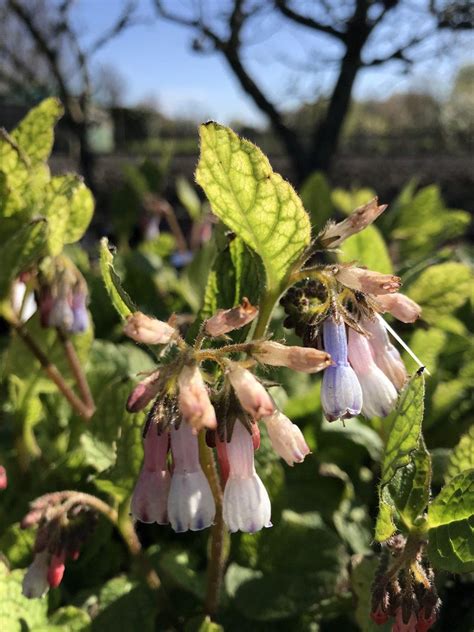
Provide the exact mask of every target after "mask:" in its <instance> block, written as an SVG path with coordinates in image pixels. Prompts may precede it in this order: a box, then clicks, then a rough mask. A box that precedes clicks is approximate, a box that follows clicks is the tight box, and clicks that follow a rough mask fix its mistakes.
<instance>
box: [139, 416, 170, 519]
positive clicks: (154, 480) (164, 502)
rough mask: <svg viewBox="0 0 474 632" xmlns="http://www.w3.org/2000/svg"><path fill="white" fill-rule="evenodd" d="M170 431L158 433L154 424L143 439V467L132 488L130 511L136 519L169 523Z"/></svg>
mask: <svg viewBox="0 0 474 632" xmlns="http://www.w3.org/2000/svg"><path fill="white" fill-rule="evenodd" d="M168 446H169V434H168V433H167V432H163V433H162V434H161V435H158V433H157V429H156V426H155V425H154V424H152V425H151V427H150V428H148V432H147V433H146V436H145V438H144V440H143V451H144V459H143V467H142V469H141V471H140V474H139V475H138V480H137V482H136V484H135V489H134V490H133V495H132V501H131V504H130V511H131V514H132V516H133V517H134V518H135V520H139V521H140V522H146V523H151V522H157V523H158V524H168V514H167V507H168V494H169V489H170V473H169V471H168V467H167V463H166V459H167V454H168Z"/></svg>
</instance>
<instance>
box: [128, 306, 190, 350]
mask: <svg viewBox="0 0 474 632" xmlns="http://www.w3.org/2000/svg"><path fill="white" fill-rule="evenodd" d="M123 330H124V333H125V335H126V336H128V337H129V338H131V339H132V340H135V342H141V343H143V344H147V345H165V344H168V343H169V342H171V340H173V338H175V337H176V336H177V331H176V329H174V327H171V325H168V323H164V322H163V321H161V320H157V319H156V318H150V317H149V316H146V315H145V314H143V313H142V312H135V313H134V314H132V315H131V316H129V317H128V318H127V322H126V323H125V326H124V328H123Z"/></svg>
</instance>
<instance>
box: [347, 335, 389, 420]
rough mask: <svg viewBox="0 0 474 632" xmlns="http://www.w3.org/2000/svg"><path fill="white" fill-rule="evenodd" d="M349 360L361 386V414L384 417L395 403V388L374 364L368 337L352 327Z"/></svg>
mask: <svg viewBox="0 0 474 632" xmlns="http://www.w3.org/2000/svg"><path fill="white" fill-rule="evenodd" d="M349 361H350V363H351V365H352V367H353V368H354V371H355V372H356V375H357V378H358V380H359V382H360V385H361V388H362V398H363V405H362V412H363V414H364V415H365V416H366V417H386V416H387V415H388V414H389V413H390V412H391V411H392V410H393V409H394V408H395V406H396V404H397V398H398V393H397V389H396V388H395V386H394V385H393V384H392V382H391V381H390V380H389V379H388V377H387V376H386V375H385V373H383V371H382V370H381V369H379V367H378V366H377V365H376V364H375V362H374V358H373V357H372V352H371V350H370V345H369V341H368V339H367V338H366V337H365V336H363V335H362V334H360V333H358V332H357V331H354V329H349Z"/></svg>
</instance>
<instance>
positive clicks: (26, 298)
mask: <svg viewBox="0 0 474 632" xmlns="http://www.w3.org/2000/svg"><path fill="white" fill-rule="evenodd" d="M11 301H12V308H13V311H14V313H15V315H16V316H17V317H19V318H20V320H21V322H22V323H26V321H27V320H28V319H29V318H31V316H33V314H34V313H35V312H36V307H37V306H36V301H35V297H34V294H33V292H30V293H29V294H27V287H26V285H25V284H24V283H23V281H19V280H17V281H15V282H14V283H13V287H12V294H11Z"/></svg>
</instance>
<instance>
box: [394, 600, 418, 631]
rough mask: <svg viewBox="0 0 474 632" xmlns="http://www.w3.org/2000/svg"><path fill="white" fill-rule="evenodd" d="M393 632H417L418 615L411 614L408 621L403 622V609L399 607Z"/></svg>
mask: <svg viewBox="0 0 474 632" xmlns="http://www.w3.org/2000/svg"><path fill="white" fill-rule="evenodd" d="M392 632H416V615H415V613H414V612H411V613H410V616H409V618H408V620H407V621H406V622H405V621H404V620H403V610H402V607H401V606H400V607H398V608H397V611H396V613H395V623H394V624H393V627H392Z"/></svg>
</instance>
